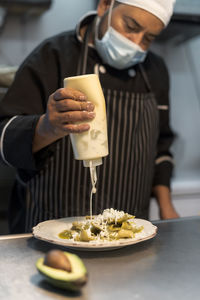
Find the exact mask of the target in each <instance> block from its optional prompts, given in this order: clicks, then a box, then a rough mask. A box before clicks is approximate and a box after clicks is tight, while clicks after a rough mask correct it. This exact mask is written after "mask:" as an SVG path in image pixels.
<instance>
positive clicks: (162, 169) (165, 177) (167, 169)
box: [153, 161, 173, 188]
mask: <svg viewBox="0 0 200 300" xmlns="http://www.w3.org/2000/svg"><path fill="white" fill-rule="evenodd" d="M172 172H173V164H172V163H171V162H169V161H164V162H162V163H160V164H158V165H156V166H155V174H154V180H153V187H154V186H156V185H164V186H167V187H169V188H170V181H171V177H172Z"/></svg>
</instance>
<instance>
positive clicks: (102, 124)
mask: <svg viewBox="0 0 200 300" xmlns="http://www.w3.org/2000/svg"><path fill="white" fill-rule="evenodd" d="M64 87H70V88H74V89H76V90H79V91H80V92H82V93H84V94H85V95H86V96H87V100H88V101H90V102H92V103H93V104H94V105H95V110H94V111H95V113H96V116H95V118H94V119H93V120H91V121H89V122H88V121H87V123H89V124H90V129H89V131H86V132H83V133H76V134H70V139H71V142H72V148H73V152H74V156H75V159H77V160H83V165H84V166H85V167H90V175H91V180H92V186H93V189H92V193H95V192H96V189H95V184H96V181H97V177H96V166H99V165H101V164H102V157H105V156H107V155H108V138H107V119H106V106H105V99H104V95H103V91H102V88H101V84H100V81H99V77H98V76H97V75H96V74H88V75H81V76H74V77H67V78H65V79H64Z"/></svg>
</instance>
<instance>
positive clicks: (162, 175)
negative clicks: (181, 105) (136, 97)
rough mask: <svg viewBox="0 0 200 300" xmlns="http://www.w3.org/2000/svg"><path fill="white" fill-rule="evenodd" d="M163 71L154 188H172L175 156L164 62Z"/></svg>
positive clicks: (158, 105)
mask: <svg viewBox="0 0 200 300" xmlns="http://www.w3.org/2000/svg"><path fill="white" fill-rule="evenodd" d="M161 70H162V72H161V74H162V77H161V78H162V84H161V85H160V87H161V88H160V90H159V91H158V93H157V95H156V99H157V107H158V113H159V136H158V143H157V155H156V159H155V174H154V181H153V186H156V185H164V186H167V187H169V188H170V182H171V177H172V172H173V167H174V161H173V155H172V153H171V149H170V148H171V145H172V143H173V140H174V137H175V135H174V133H173V131H172V129H171V126H170V102H169V75H168V71H167V68H166V67H165V64H164V63H163V62H162V69H161Z"/></svg>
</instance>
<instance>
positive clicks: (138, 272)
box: [0, 217, 200, 300]
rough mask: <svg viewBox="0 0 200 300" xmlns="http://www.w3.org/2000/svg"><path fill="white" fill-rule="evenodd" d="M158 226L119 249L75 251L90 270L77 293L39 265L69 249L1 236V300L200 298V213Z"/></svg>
mask: <svg viewBox="0 0 200 300" xmlns="http://www.w3.org/2000/svg"><path fill="white" fill-rule="evenodd" d="M154 224H155V225H156V226H158V234H157V236H156V237H155V238H153V239H151V240H148V241H145V242H142V243H138V244H135V245H132V246H129V247H125V248H121V249H118V250H113V251H102V252H85V251H74V253H76V254H78V255H79V256H80V257H81V258H82V259H83V261H84V263H85V265H86V267H87V269H88V273H89V279H88V283H87V285H86V286H85V287H84V288H83V289H82V291H81V293H75V294H74V293H69V292H67V291H62V290H59V289H56V288H53V287H51V286H49V285H48V284H47V283H46V282H45V281H44V280H43V278H42V276H41V275H40V274H39V273H38V271H37V270H36V268H35V262H36V260H37V259H38V258H39V257H41V256H44V254H45V253H46V252H47V251H48V250H50V249H52V248H55V247H56V248H59V249H61V250H66V248H63V247H59V246H55V245H52V244H48V243H46V242H43V241H40V240H36V239H35V238H33V237H32V236H31V235H30V234H28V235H27V234H26V235H9V236H1V237H0V299H2V300H4V299H6V300H10V299H15V300H18V299H20V300H21V299H26V300H29V299H30V300H32V299H40V300H43V299H74V300H78V299H81V300H83V299H87V300H112V299H115V300H118V299H120V300H121V299H126V300H134V299H139V300H143V299H144V300H147V299H149V300H151V299H152V300H161V299H162V300H168V299H169V300H171V299H181V300H184V299H187V300H188V299H199V287H200V276H199V272H200V254H199V253H200V217H191V218H182V219H178V220H168V221H158V222H154ZM67 251H70V252H72V251H71V250H69V249H67Z"/></svg>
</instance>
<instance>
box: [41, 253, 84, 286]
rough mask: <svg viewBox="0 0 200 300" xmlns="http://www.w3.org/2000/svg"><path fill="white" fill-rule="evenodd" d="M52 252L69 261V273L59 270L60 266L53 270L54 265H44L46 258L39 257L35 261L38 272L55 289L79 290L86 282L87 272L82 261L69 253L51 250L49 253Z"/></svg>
mask: <svg viewBox="0 0 200 300" xmlns="http://www.w3.org/2000/svg"><path fill="white" fill-rule="evenodd" d="M52 251H54V252H56V251H57V252H62V254H64V255H65V256H66V258H67V261H69V263H70V267H71V268H69V271H66V270H63V269H61V266H59V268H58V267H57V268H55V265H54V267H52V266H49V265H46V264H45V263H47V261H48V260H47V259H46V257H47V256H46V257H45V258H43V257H41V258H39V259H38V260H37V262H36V267H37V269H38V271H39V272H40V273H41V274H42V275H43V276H44V277H45V279H46V280H47V281H48V282H49V283H51V284H52V285H54V286H56V287H59V288H62V289H66V290H72V291H78V290H80V289H81V287H82V286H84V285H85V284H86V282H87V270H86V267H85V265H84V264H83V262H82V260H81V259H80V258H79V257H78V256H77V255H75V254H71V253H69V252H64V251H60V250H51V251H49V253H50V252H52ZM49 253H47V255H49ZM57 257H58V253H57ZM62 260H63V258H62ZM48 264H49V262H48ZM50 264H51V263H50ZM53 264H54V263H53ZM58 265H59V264H58Z"/></svg>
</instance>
